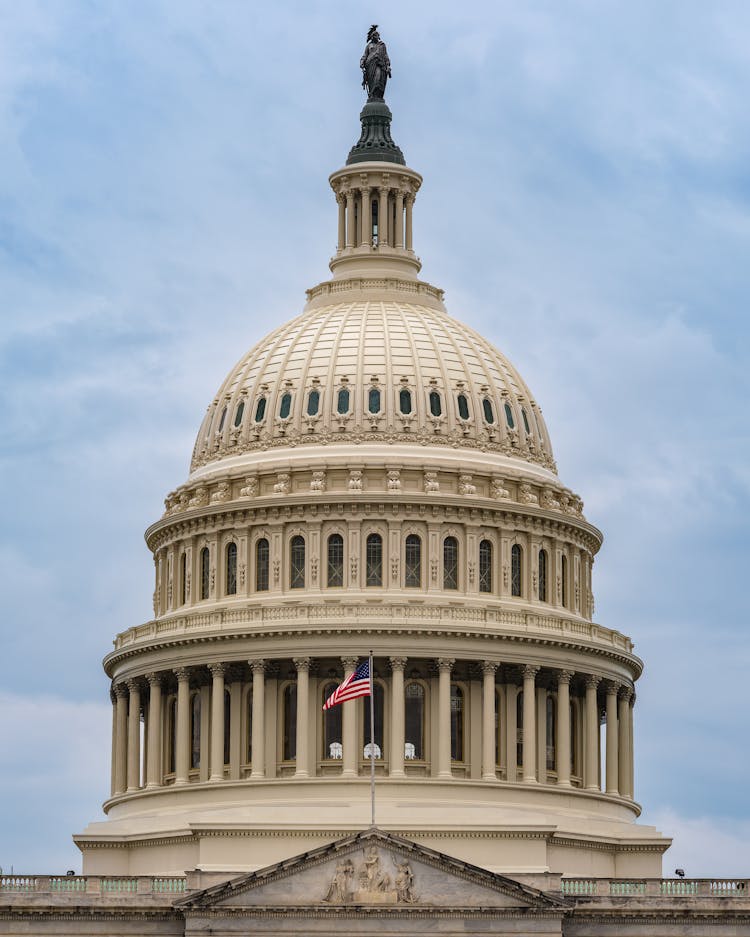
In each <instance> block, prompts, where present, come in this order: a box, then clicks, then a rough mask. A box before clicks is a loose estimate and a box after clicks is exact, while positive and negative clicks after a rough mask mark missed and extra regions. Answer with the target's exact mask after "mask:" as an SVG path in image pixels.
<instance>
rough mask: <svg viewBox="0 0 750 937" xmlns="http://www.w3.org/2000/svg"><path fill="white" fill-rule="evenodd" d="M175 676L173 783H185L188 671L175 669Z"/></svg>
mask: <svg viewBox="0 0 750 937" xmlns="http://www.w3.org/2000/svg"><path fill="white" fill-rule="evenodd" d="M175 676H176V677H177V730H176V731H177V739H176V742H177V744H176V745H175V779H174V783H175V784H187V782H188V774H189V772H190V671H189V670H188V669H187V667H178V668H177V669H176V670H175Z"/></svg>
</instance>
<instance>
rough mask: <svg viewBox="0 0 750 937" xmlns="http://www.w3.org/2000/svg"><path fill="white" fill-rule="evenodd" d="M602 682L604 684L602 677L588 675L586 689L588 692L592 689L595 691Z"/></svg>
mask: <svg viewBox="0 0 750 937" xmlns="http://www.w3.org/2000/svg"><path fill="white" fill-rule="evenodd" d="M601 682H602V678H601V677H597V676H596V675H595V674H593V673H589V674H586V689H587V690H588V689H591V688H592V687H593V689H596V688H597V687H598V686H599V684H600V683H601Z"/></svg>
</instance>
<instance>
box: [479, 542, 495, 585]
mask: <svg viewBox="0 0 750 937" xmlns="http://www.w3.org/2000/svg"><path fill="white" fill-rule="evenodd" d="M479 591H480V592H492V544H491V543H490V541H489V540H482V542H481V543H480V544H479Z"/></svg>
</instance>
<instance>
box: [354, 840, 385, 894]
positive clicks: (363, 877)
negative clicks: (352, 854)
mask: <svg viewBox="0 0 750 937" xmlns="http://www.w3.org/2000/svg"><path fill="white" fill-rule="evenodd" d="M359 885H360V888H361V890H362V891H364V892H386V891H389V890H390V887H391V877H390V875H389V874H388V873H387V872H385V871H383V869H382V868H381V866H380V855H379V854H378V851H377V849H376V848H375V847H374V846H371V847H370V849H368V850H367V852H366V853H365V863H364V865H363V866H362V868H361V869H360V871H359Z"/></svg>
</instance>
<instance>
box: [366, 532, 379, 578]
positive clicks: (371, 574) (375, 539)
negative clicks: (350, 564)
mask: <svg viewBox="0 0 750 937" xmlns="http://www.w3.org/2000/svg"><path fill="white" fill-rule="evenodd" d="M365 585H366V586H382V585H383V538H382V537H381V536H380V534H370V535H369V536H368V538H367V541H366V543H365Z"/></svg>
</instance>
